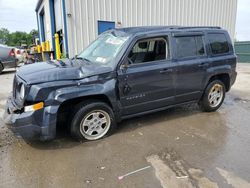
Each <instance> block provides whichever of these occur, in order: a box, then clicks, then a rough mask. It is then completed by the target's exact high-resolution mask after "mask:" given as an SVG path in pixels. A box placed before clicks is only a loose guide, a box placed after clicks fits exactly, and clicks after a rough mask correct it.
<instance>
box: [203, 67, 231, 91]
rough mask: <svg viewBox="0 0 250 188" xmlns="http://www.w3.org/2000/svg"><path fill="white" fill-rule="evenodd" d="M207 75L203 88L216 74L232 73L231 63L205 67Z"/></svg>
mask: <svg viewBox="0 0 250 188" xmlns="http://www.w3.org/2000/svg"><path fill="white" fill-rule="evenodd" d="M206 72H207V76H206V79H205V82H204V88H203V89H205V88H206V86H207V84H208V82H209V80H210V79H211V78H212V77H213V76H216V75H219V74H228V75H229V77H230V76H231V75H232V66H231V65H219V66H214V67H210V68H208V69H207V71H206Z"/></svg>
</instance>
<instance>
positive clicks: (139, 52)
mask: <svg viewBox="0 0 250 188" xmlns="http://www.w3.org/2000/svg"><path fill="white" fill-rule="evenodd" d="M168 52H169V48H168V42H167V40H166V39H165V38H150V39H143V40H139V41H138V42H137V43H136V44H135V45H134V47H133V48H132V50H131V51H130V53H129V55H128V58H129V60H130V62H131V63H133V64H137V63H146V62H151V61H159V60H164V59H168V58H169V55H168V54H169V53H168Z"/></svg>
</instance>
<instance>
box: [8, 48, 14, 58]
mask: <svg viewBox="0 0 250 188" xmlns="http://www.w3.org/2000/svg"><path fill="white" fill-rule="evenodd" d="M9 56H13V57H15V51H14V49H11V50H10V52H9Z"/></svg>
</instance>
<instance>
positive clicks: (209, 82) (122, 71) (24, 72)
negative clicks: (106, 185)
mask: <svg viewBox="0 0 250 188" xmlns="http://www.w3.org/2000/svg"><path fill="white" fill-rule="evenodd" d="M235 69H236V55H235V52H234V49H233V45H232V42H231V39H230V36H229V34H228V32H227V31H226V30H223V29H221V28H220V27H178V26H172V27H170V26H169V27H163V26H154V27H132V28H121V29H113V30H109V31H106V32H105V33H103V34H101V35H99V36H98V38H97V39H96V40H95V41H94V42H92V43H91V44H90V45H89V46H88V47H87V48H86V49H85V50H84V51H83V52H81V53H79V54H78V55H77V56H75V57H74V58H72V59H62V60H55V61H47V62H43V63H35V64H31V65H26V66H23V67H21V68H20V69H19V70H18V71H17V73H16V75H15V77H14V81H13V92H12V94H11V96H10V97H9V98H8V100H7V104H6V110H5V113H4V121H5V123H6V124H7V125H8V127H10V128H11V129H12V130H13V131H14V132H16V133H18V134H20V135H21V136H23V137H25V138H39V139H40V140H50V139H53V138H55V136H56V130H57V128H59V127H60V126H63V125H64V124H65V125H67V127H68V130H69V132H70V133H71V135H72V136H73V137H75V138H77V139H84V140H97V139H100V138H103V137H105V136H107V135H110V134H111V133H112V132H113V131H114V130H115V128H116V124H117V122H120V121H121V120H123V119H126V118H131V117H134V116H142V115H144V114H148V113H152V112H156V111H160V110H164V109H167V108H170V107H174V106H176V105H182V104H187V103H198V104H199V106H200V107H201V109H202V110H203V111H206V112H212V111H215V110H217V109H218V108H219V107H220V106H221V104H222V103H223V100H224V98H225V93H226V92H228V91H229V90H230V88H231V86H232V85H233V84H234V82H235V79H236V74H237V73H236V71H235Z"/></svg>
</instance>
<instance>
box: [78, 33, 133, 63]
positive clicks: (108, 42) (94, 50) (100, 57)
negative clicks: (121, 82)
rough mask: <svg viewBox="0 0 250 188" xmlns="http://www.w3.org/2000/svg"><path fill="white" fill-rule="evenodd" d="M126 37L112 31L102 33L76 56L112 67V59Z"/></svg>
mask: <svg viewBox="0 0 250 188" xmlns="http://www.w3.org/2000/svg"><path fill="white" fill-rule="evenodd" d="M127 39H128V37H121V36H116V35H113V34H112V33H105V34H102V35H100V37H98V38H97V39H96V40H95V41H94V42H93V43H91V44H90V45H89V46H88V47H87V48H86V49H85V50H84V51H83V52H82V53H80V54H79V55H78V56H77V57H78V58H83V59H86V60H88V61H90V62H92V63H97V64H99V65H103V66H111V67H112V65H113V64H114V62H113V59H114V58H115V57H116V56H117V54H118V53H119V51H120V50H121V48H122V46H123V45H124V43H125V42H126V41H127Z"/></svg>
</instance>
